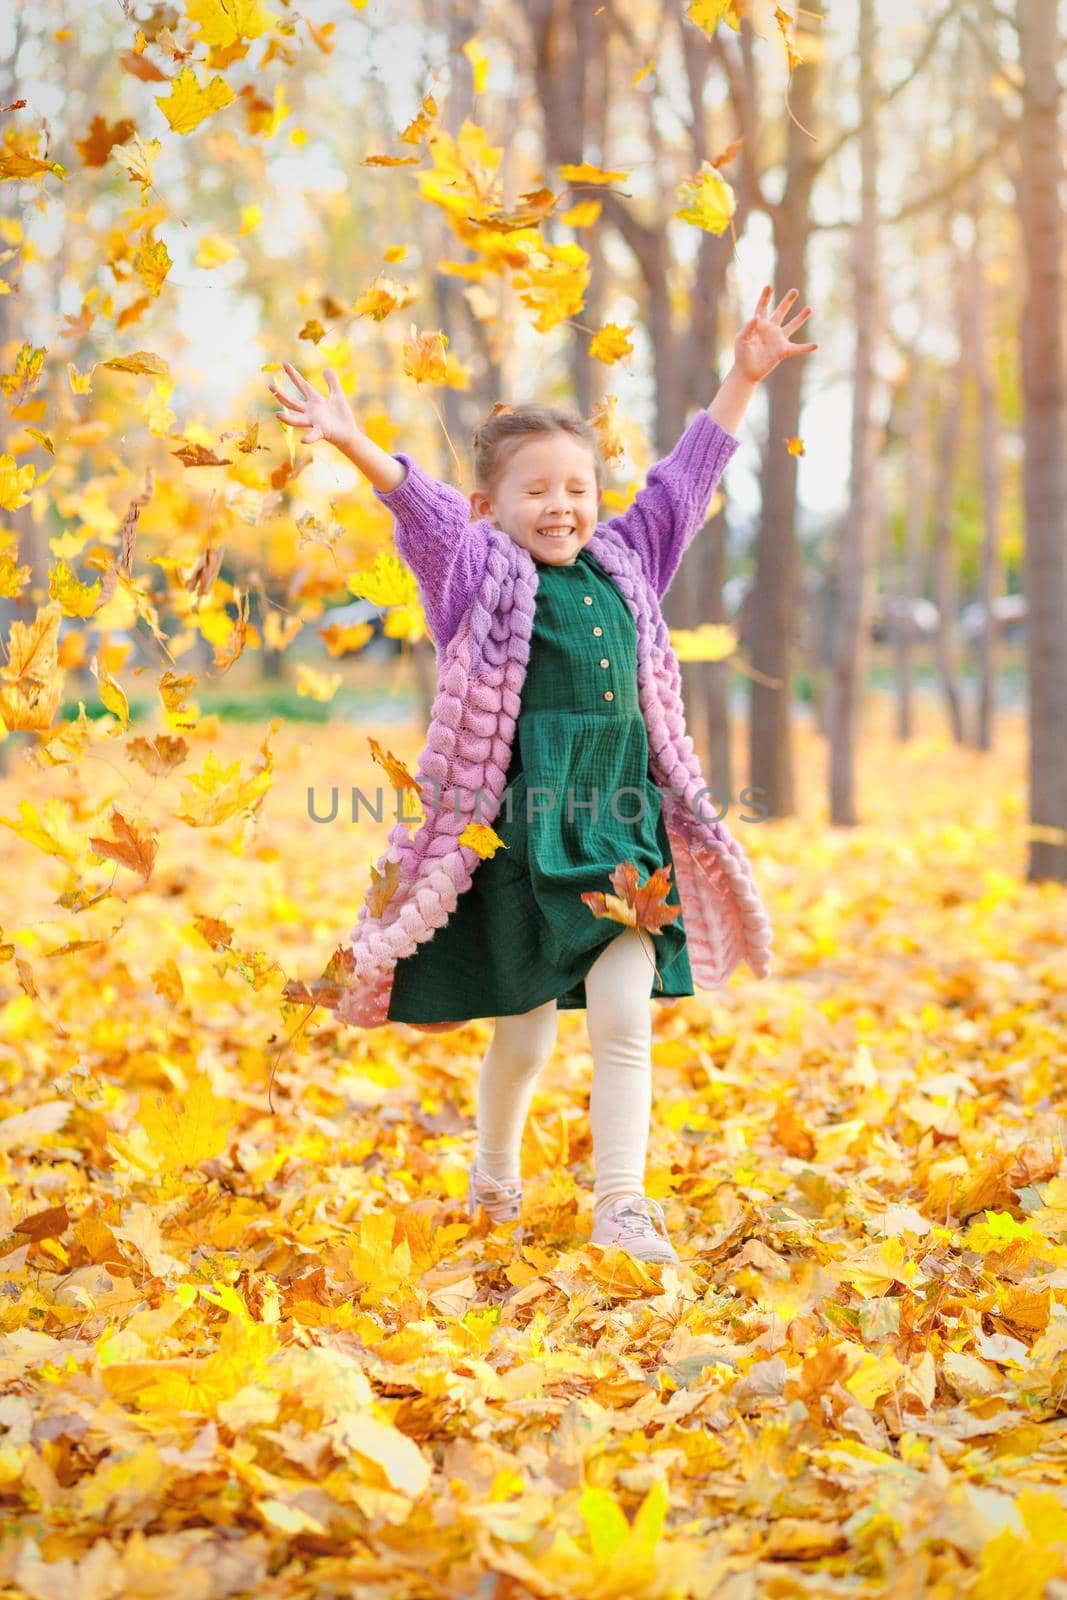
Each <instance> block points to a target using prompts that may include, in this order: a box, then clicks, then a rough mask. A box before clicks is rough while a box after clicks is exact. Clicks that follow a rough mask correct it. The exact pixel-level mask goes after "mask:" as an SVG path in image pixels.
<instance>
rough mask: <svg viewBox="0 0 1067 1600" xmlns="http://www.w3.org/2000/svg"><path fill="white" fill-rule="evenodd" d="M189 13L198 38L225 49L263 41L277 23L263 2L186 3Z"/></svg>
mask: <svg viewBox="0 0 1067 1600" xmlns="http://www.w3.org/2000/svg"><path fill="white" fill-rule="evenodd" d="M185 12H186V15H187V16H188V18H189V20H190V22H195V23H196V25H197V27H198V28H199V29H200V32H199V33H198V34H197V38H198V39H201V40H203V42H204V43H205V44H209V45H212V46H214V47H215V48H217V49H222V50H225V49H228V48H229V47H230V46H232V45H235V44H245V43H247V42H248V41H249V40H251V39H260V38H262V36H263V34H265V33H267V32H269V30H270V29H271V28H273V27H274V25H275V23H276V21H277V18H276V17H274V16H273V15H272V14H271V13H270V12H269V11H267V10H266V9H265V8H264V6H263V5H262V0H185Z"/></svg>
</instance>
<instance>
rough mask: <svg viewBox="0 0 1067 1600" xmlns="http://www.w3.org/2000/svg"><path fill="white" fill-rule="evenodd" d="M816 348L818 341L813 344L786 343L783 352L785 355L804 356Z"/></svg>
mask: <svg viewBox="0 0 1067 1600" xmlns="http://www.w3.org/2000/svg"><path fill="white" fill-rule="evenodd" d="M818 348H819V346H818V342H816V343H815V344H787V345H786V347H785V353H786V355H787V356H806V355H810V353H811V351H812V350H817V349H818Z"/></svg>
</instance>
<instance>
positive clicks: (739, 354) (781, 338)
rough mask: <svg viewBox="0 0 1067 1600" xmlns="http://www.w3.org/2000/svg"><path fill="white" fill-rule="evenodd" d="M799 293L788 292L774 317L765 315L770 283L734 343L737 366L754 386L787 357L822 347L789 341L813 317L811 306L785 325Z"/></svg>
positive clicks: (773, 312) (805, 353)
mask: <svg viewBox="0 0 1067 1600" xmlns="http://www.w3.org/2000/svg"><path fill="white" fill-rule="evenodd" d="M797 294H798V290H796V289H787V290H786V292H785V294H784V295H783V296H782V298H781V300H780V302H779V303H778V305H777V306H776V307H775V309H774V310H773V311H772V312H771V314H770V316H766V315H765V314H764V313H765V312H766V310H767V307H768V305H769V304H770V300H771V286H770V284H769V283H768V284H767V285H766V286H765V287H764V290H763V293H762V294H761V295H760V297H759V301H758V303H757V305H756V312H755V315H754V316H752V317H750V318H749V320H748V321H747V322H746V323H745V325H744V327H743V328H742V329H741V332H740V333H739V334H738V335H737V338H736V339H735V340H734V362H735V365H736V366H737V368H738V370H739V371H740V372H741V373H742V374H743V375H744V376H745V377H746V378H749V379H751V381H752V382H753V383H758V382H759V381H760V379H761V378H765V377H766V376H767V374H768V372H773V371H774V369H775V367H776V366H777V365H778V363H779V361H784V360H785V358H786V357H787V356H805V355H807V354H808V352H809V351H811V350H817V349H818V348H819V346H818V345H817V344H790V342H789V335H790V334H791V333H793V332H794V331H795V330H796V329H797V328H799V327H800V324H801V323H802V322H803V321H804V320H805V318H807V317H810V316H811V307H810V306H805V307H804V309H803V311H799V312H798V313H797V315H796V316H795V317H793V318H791V319H790V321H789V322H786V323H783V321H782V318H783V317H784V316H785V314H786V312H787V311H788V310H789V307H790V306H791V305H792V304H793V301H794V300H795V299H796V297H797Z"/></svg>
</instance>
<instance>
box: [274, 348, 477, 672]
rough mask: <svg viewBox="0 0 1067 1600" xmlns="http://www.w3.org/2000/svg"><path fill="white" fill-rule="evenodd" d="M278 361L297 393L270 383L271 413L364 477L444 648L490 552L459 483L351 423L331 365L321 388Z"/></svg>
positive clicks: (432, 630)
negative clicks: (277, 406) (442, 479)
mask: <svg viewBox="0 0 1067 1600" xmlns="http://www.w3.org/2000/svg"><path fill="white" fill-rule="evenodd" d="M282 366H283V367H284V368H285V371H286V373H287V375H288V377H289V379H290V380H291V382H292V383H293V385H294V387H295V388H296V390H297V398H295V399H294V398H293V396H292V395H287V394H285V393H283V392H282V390H280V389H278V388H276V387H275V385H274V384H273V383H270V384H268V388H269V389H270V391H271V393H272V394H273V395H275V396H276V398H277V399H278V400H280V401H281V402H282V406H283V408H284V409H282V410H280V411H278V412H276V413H275V415H276V416H278V417H279V418H280V419H281V421H282V422H284V423H286V424H288V426H289V427H291V428H303V429H306V430H307V431H306V432H305V433H304V434H303V435H302V438H301V443H302V444H314V443H315V441H316V440H317V439H325V440H327V441H328V442H329V443H330V444H333V445H336V447H337V449H338V450H340V451H341V452H342V454H343V455H346V456H347V457H348V459H349V461H351V462H352V464H353V465H354V466H356V467H358V468H359V470H360V472H362V474H363V476H364V477H365V478H366V479H367V480H368V482H369V483H370V485H371V487H372V488H373V490H374V493H375V495H376V496H377V498H378V499H379V500H380V501H381V503H382V504H383V505H384V506H388V508H389V510H390V511H391V512H392V513H393V516H394V518H395V521H396V528H395V543H396V548H397V551H398V552H399V554H400V556H401V557H402V558H403V560H404V561H406V562H407V564H408V566H409V567H410V568H411V570H412V572H413V573H414V574H415V581H416V582H417V584H418V586H419V595H420V598H421V600H422V608H423V610H424V611H425V613H426V624H427V627H428V628H429V630H430V634H431V636H432V638H433V641H434V643H435V645H437V647H438V649H439V650H443V649H444V648H445V646H446V645H447V644H448V641H449V640H450V639H451V638H452V635H453V634H454V633H455V631H456V627H457V626H458V624H459V621H460V618H461V617H462V616H463V613H464V612H465V611H466V609H467V607H468V606H469V605H470V603H471V601H472V600H473V599H474V597H475V595H476V594H477V592H478V589H479V588H480V586H481V581H482V577H483V576H484V573H485V568H486V562H487V561H488V557H489V543H488V540H487V538H486V535H485V532H484V530H483V529H482V528H481V527H480V526H479V525H478V524H474V525H472V524H471V520H470V505H469V504H468V502H467V500H466V499H465V497H464V496H463V495H462V494H460V492H459V490H458V489H453V488H452V487H451V485H450V484H447V483H439V482H438V481H437V480H436V479H435V478H431V477H430V476H429V474H428V473H425V472H423V470H422V468H421V467H420V466H419V465H418V463H417V462H416V461H413V460H412V458H411V457H410V456H407V455H404V454H403V453H402V452H401V453H398V454H396V455H390V454H389V452H388V451H387V450H383V449H382V448H381V446H380V445H378V444H375V442H374V440H373V439H371V438H368V436H367V435H366V434H365V433H364V432H363V430H362V429H361V428H360V426H359V424H358V423H357V421H356V419H355V416H354V415H353V412H352V408H351V406H350V405H349V403H348V400H347V399H346V397H345V394H344V391H343V390H342V388H341V385H340V384H339V383H338V381H337V375H336V373H335V372H334V370H333V368H332V367H326V368H325V369H324V376H325V378H326V386H327V393H326V394H324V395H323V394H320V393H319V391H318V390H317V389H316V388H314V386H313V385H312V384H310V383H309V382H308V381H307V379H306V378H305V377H303V375H302V374H301V373H299V372H298V371H297V370H296V368H295V367H294V366H293V365H292V364H291V363H290V362H288V361H283V362H282Z"/></svg>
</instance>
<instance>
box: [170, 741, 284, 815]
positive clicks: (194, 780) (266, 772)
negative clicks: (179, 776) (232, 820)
mask: <svg viewBox="0 0 1067 1600" xmlns="http://www.w3.org/2000/svg"><path fill="white" fill-rule="evenodd" d="M240 772H241V763H240V760H237V761H232V762H231V763H230V764H229V766H223V765H222V763H221V761H220V760H219V758H218V756H217V755H216V754H215V752H214V751H213V750H210V751H209V752H208V754H207V758H206V760H205V762H204V768H203V771H202V772H195V773H191V774H190V775H189V776H188V777H187V779H186V782H187V783H190V784H191V785H192V786H193V789H194V790H195V791H196V793H195V794H194V795H192V796H187V797H185V798H184V799H183V801H182V804H183V806H184V810H181V811H176V812H175V816H177V817H180V819H181V820H182V822H187V823H188V824H189V825H190V827H193V828H212V827H214V826H215V825H216V824H217V823H219V822H225V821H226V819H227V817H232V816H234V815H235V814H236V813H237V812H238V811H249V812H255V811H258V809H259V807H260V806H261V805H262V803H263V796H264V795H265V794H266V792H267V790H268V789H269V788H270V786H271V783H272V781H273V779H272V776H271V763H270V760H269V758H268V762H267V765H266V766H265V767H262V768H260V769H259V770H257V771H256V772H254V773H253V774H252V776H251V777H250V778H244V779H242V778H241V776H240Z"/></svg>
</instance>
